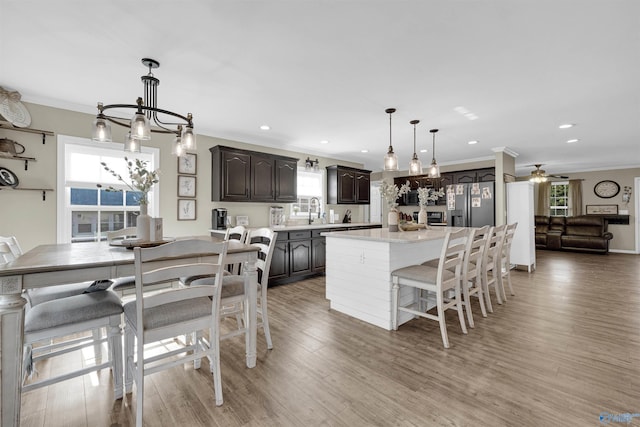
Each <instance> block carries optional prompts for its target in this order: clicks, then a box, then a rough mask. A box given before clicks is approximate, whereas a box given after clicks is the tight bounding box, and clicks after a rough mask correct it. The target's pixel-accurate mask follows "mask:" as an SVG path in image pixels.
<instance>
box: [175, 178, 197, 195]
mask: <svg viewBox="0 0 640 427" xmlns="http://www.w3.org/2000/svg"><path fill="white" fill-rule="evenodd" d="M178 197H196V177H195V176H187V175H178Z"/></svg>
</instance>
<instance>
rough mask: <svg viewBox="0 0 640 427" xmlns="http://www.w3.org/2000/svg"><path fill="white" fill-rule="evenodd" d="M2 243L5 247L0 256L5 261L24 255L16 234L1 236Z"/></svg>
mask: <svg viewBox="0 0 640 427" xmlns="http://www.w3.org/2000/svg"><path fill="white" fill-rule="evenodd" d="M0 243H2V244H3V246H4V249H2V251H0V256H1V257H2V260H3V261H4V262H9V261H13V260H14V259H16V258H18V257H19V256H20V255H22V248H20V244H19V243H18V239H16V237H15V236H0Z"/></svg>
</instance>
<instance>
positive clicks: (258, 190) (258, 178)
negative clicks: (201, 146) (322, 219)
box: [209, 145, 298, 203]
mask: <svg viewBox="0 0 640 427" xmlns="http://www.w3.org/2000/svg"><path fill="white" fill-rule="evenodd" d="M209 151H211V200H212V201H214V202H225V201H226V202H267V203H268V202H295V201H296V200H297V197H298V195H297V189H298V186H297V164H298V159H295V158H292V157H284V156H278V155H275V154H268V153H260V152H257V151H249V150H242V149H238V148H232V147H225V146H221V145H216V146H215V147H211V148H210V149H209Z"/></svg>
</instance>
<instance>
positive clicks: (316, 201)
mask: <svg viewBox="0 0 640 427" xmlns="http://www.w3.org/2000/svg"><path fill="white" fill-rule="evenodd" d="M314 202H315V203H314ZM313 205H316V206H317V208H318V218H320V199H318V198H317V197H312V198H310V199H309V225H311V223H312V222H313V221H312V220H311V207H312V206H313Z"/></svg>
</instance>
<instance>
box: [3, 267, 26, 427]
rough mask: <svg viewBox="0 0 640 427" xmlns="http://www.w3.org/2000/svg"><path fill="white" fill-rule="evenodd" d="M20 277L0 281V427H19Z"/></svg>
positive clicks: (20, 389) (24, 302)
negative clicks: (0, 426)
mask: <svg viewBox="0 0 640 427" xmlns="http://www.w3.org/2000/svg"><path fill="white" fill-rule="evenodd" d="M21 293H22V277H21V276H8V277H2V278H0V425H2V426H7V427H9V426H18V425H19V424H20V398H21V395H22V357H23V349H22V347H23V342H24V305H25V304H26V303H27V301H26V300H25V299H24V298H22V296H21Z"/></svg>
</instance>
